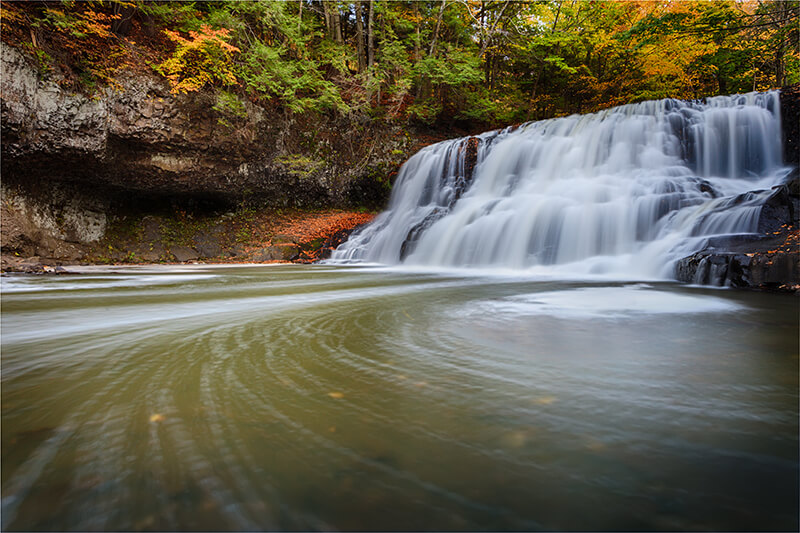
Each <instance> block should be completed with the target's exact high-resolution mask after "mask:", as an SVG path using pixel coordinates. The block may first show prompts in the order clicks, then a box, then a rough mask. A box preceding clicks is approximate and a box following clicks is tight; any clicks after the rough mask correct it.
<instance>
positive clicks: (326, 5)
mask: <svg viewBox="0 0 800 533" xmlns="http://www.w3.org/2000/svg"><path fill="white" fill-rule="evenodd" d="M322 9H323V11H324V12H325V36H326V37H327V38H328V39H331V40H333V17H332V16H331V4H330V1H329V0H322Z"/></svg>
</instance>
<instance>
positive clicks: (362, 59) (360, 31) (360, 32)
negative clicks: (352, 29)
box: [355, 0, 367, 72]
mask: <svg viewBox="0 0 800 533" xmlns="http://www.w3.org/2000/svg"><path fill="white" fill-rule="evenodd" d="M355 10H356V45H357V50H358V72H363V71H364V67H366V64H367V58H366V56H365V54H364V19H363V18H362V10H361V0H356V4H355Z"/></svg>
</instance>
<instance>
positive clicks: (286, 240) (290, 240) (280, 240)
mask: <svg viewBox="0 0 800 533" xmlns="http://www.w3.org/2000/svg"><path fill="white" fill-rule="evenodd" d="M272 244H297V237H295V236H294V235H289V234H286V233H279V234H277V235H274V236H273V237H272Z"/></svg>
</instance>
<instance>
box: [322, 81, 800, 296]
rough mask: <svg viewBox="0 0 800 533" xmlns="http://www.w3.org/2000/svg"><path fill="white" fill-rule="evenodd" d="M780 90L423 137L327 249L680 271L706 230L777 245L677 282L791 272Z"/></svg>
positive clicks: (484, 262)
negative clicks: (383, 204)
mask: <svg viewBox="0 0 800 533" xmlns="http://www.w3.org/2000/svg"><path fill="white" fill-rule="evenodd" d="M789 97H790V98H794V99H797V97H798V95H797V94H796V92H794V93H791V94H789V96H788V97H787V98H789ZM784 99H785V98H784ZM793 103H794V101H793V100H792V102H791V103H787V105H785V106H783V104H782V96H781V93H779V92H778V91H772V92H768V93H750V94H747V95H736V96H729V97H714V98H709V99H707V100H705V101H702V102H699V101H697V102H684V101H677V100H661V101H652V102H643V103H640V104H631V105H626V106H622V107H618V108H614V109H609V110H606V111H603V112H600V113H596V114H592V115H584V116H571V117H566V118H561V119H553V120H547V121H541V122H534V123H529V124H523V125H521V126H519V127H512V128H506V129H504V130H498V131H492V132H487V133H485V134H482V135H479V136H473V137H468V138H462V139H455V140H451V141H445V142H442V143H438V144H435V145H432V146H429V147H426V148H424V149H423V150H421V151H420V152H419V153H417V154H416V155H415V156H414V157H412V158H411V159H410V160H409V161H408V162H407V163H406V164H405V165H404V166H403V168H402V169H401V171H400V173H399V175H398V179H397V182H396V184H395V187H394V190H393V192H392V198H391V200H390V204H389V207H388V209H387V211H386V212H384V213H382V214H381V215H380V216H378V217H377V218H376V219H375V221H374V222H373V223H372V224H370V225H369V226H367V227H366V228H364V229H363V230H361V231H359V232H357V233H356V234H354V235H353V236H352V237H351V239H350V240H348V241H347V242H346V243H344V244H343V245H342V246H341V247H339V249H337V251H336V252H335V253H334V255H333V258H334V259H335V260H338V261H345V262H346V261H368V262H381V263H389V264H392V263H404V264H409V265H430V266H444V267H480V268H487V267H488V268H501V269H508V268H511V269H531V268H535V269H537V271H541V270H545V271H547V270H551V271H552V272H554V273H558V272H559V271H561V270H562V269H567V270H569V271H570V272H572V273H585V274H588V275H594V274H601V275H602V274H610V275H616V276H618V275H623V276H631V277H640V276H645V277H660V278H664V279H674V278H675V277H678V278H679V279H681V280H686V276H687V272H688V271H689V270H690V266H689V265H691V264H694V263H692V262H691V261H689V259H688V258H691V257H694V254H697V253H699V252H701V251H703V250H704V249H705V248H706V247H707V246H709V245H710V244H709V243H712V242H713V243H715V245H716V246H718V247H720V246H723V243H724V242H725V239H729V240H731V239H734V237H733V236H734V235H760V236H761V238H760V239H759V242H761V244H760V245H763V246H767V242H768V240H766V237H767V236H770V237H773V236H775V235H778V234H780V235H782V236H783V241H781V243H782V244H785V245H786V249H787V251H786V253H787V254H788V259H786V260H784V259H777V260H776V259H771V258H769V259H765V260H764V261H762V260H761V259H759V260H756V261H751V262H750V263H752V265H753V267H754V268H755V267H756V266H757V265H763V267H764V268H766V267H769V271H768V272H767V271H766V270H765V271H764V272H761V271H759V272H761V273H758V274H755V273H754V274H753V275H746V276H739V277H737V278H736V281H735V282H734V281H732V280H731V279H729V278H726V277H724V276H723V277H719V276H716V275H711V276H709V275H704V274H702V272H703V271H704V270H703V269H704V268H705V267H703V268H701V269H700V271H701V273H700V274H698V275H697V276H695V275H692V280H691V281H693V282H697V283H723V284H728V285H732V286H750V287H752V286H760V285H762V284H769V285H770V286H773V285H776V284H777V285H778V286H789V287H791V286H794V285H797V284H798V283H800V280H798V278H797V270H796V268H794V266H792V265H796V257H797V249H796V247H794V246H793V245H792V241H791V240H790V236H792V235H794V234H793V233H792V231H793V230H796V229H797V228H798V220H797V217H798V213H800V198H798V188H799V187H798V182H797V169H796V163H797V161H798V157H797V154H796V153H792V152H791V150H785V148H787V147H791V146H794V147H795V148H796V143H795V144H792V143H791V142H790V143H788V144H787V145H786V146H784V145H783V144H782V143H781V138H782V129H781V121H782V120H783V121H784V122H786V121H789V122H791V121H794V122H797V120H798V118H800V117H798V116H797V109H798V107H797V106H796V105H792V104H793ZM789 130H791V128H789ZM791 135H792V134H791V131H790V132H789V135H788V136H789V137H790V136H791ZM790 140H791V139H790ZM784 152H786V153H784ZM748 241H750V243H751V244H753V245H754V246H755V244H754V243H755V242H756V241H755V240H754V239H751V238H746V237H739V241H738V242H739V244H741V245H743V246H744V245H745V243H747V242H748ZM762 241H763V242H762ZM731 242H732V241H731ZM772 248H774V247H770V246H768V247H766V248H764V249H763V252H764V253H767V252H770V250H772ZM757 251H759V249H758V248H754V249H753V250H752V251H751V250H745V251H744V252H742V253H751V252H752V253H755V252H757ZM712 252H715V253H718V252H720V251H719V250H711V249H709V250H708V252H707V253H708V254H711V253H712ZM722 252H725V250H724V249H723V250H722ZM746 257H747V256H746ZM683 258H687V259H686V260H683ZM682 260H683V261H682ZM680 261H682V262H681V263H680V265H681V266H680V268H678V266H677V265H678V264H679V262H680ZM787 261H788V262H787ZM698 264H699V263H698ZM736 264H737V265H744V263H743V262H742V261H739V262H738V263H736ZM748 265H749V263H748ZM777 265H783V266H780V267H779V266H777ZM736 268H739V267H738V266H737V267H736ZM743 268H744V267H743ZM759 268H760V267H759ZM734 270H735V268H734ZM692 272H696V269H695V270H694V271H692ZM731 272H733V270H732V271H731ZM762 281H763V283H762ZM779 281H780V283H778V282H779ZM754 284H755V285H754Z"/></svg>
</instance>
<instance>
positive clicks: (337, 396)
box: [328, 392, 344, 400]
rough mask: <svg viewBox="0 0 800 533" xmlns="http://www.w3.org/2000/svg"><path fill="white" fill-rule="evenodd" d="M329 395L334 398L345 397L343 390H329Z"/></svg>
mask: <svg viewBox="0 0 800 533" xmlns="http://www.w3.org/2000/svg"><path fill="white" fill-rule="evenodd" d="M328 396H330V397H331V398H333V399H334V400H341V399H342V398H344V394H343V393H341V392H329V393H328Z"/></svg>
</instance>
